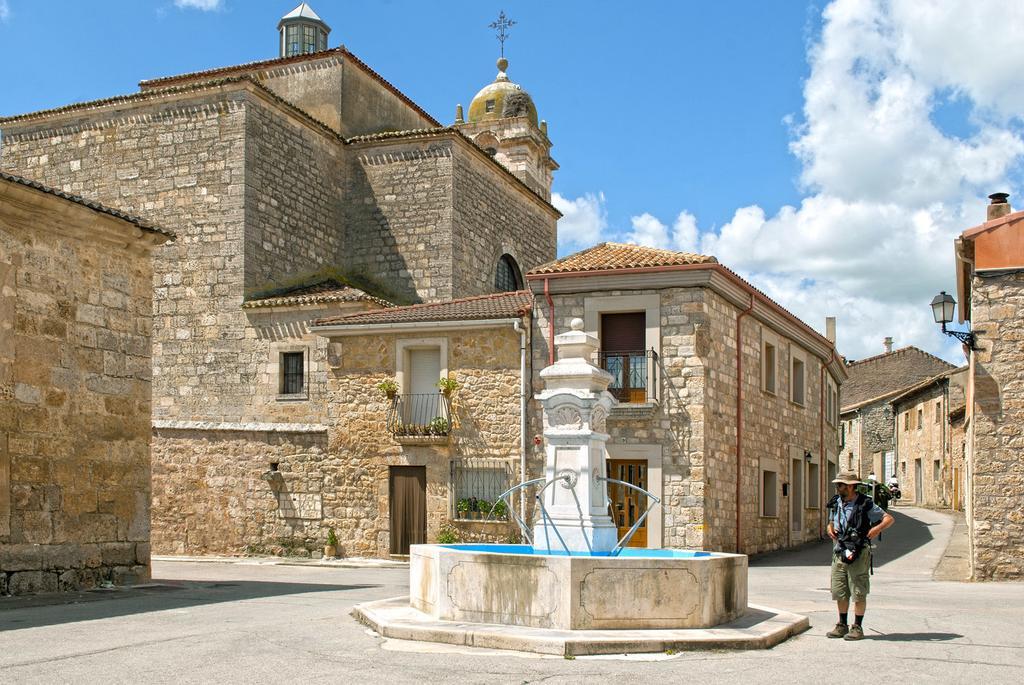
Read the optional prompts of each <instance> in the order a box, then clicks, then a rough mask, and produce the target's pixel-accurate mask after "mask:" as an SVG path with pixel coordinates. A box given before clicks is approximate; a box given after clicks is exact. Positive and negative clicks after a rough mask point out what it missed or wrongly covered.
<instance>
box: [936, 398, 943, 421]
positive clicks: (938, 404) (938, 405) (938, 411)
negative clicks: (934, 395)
mask: <svg viewBox="0 0 1024 685" xmlns="http://www.w3.org/2000/svg"><path fill="white" fill-rule="evenodd" d="M935 423H942V400H939V401H938V402H936V403H935Z"/></svg>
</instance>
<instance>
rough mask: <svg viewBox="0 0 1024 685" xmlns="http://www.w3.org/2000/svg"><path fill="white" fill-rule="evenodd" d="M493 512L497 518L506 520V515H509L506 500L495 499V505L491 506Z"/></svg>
mask: <svg viewBox="0 0 1024 685" xmlns="http://www.w3.org/2000/svg"><path fill="white" fill-rule="evenodd" d="M491 513H492V514H494V518H495V519H498V520H504V519H505V517H506V516H507V515H508V505H507V504H505V500H503V499H498V500H494V505H493V507H492V508H491Z"/></svg>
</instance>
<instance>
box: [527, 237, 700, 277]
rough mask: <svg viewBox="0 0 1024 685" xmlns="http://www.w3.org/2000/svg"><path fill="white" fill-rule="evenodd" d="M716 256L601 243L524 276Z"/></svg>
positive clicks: (670, 263)
mask: <svg viewBox="0 0 1024 685" xmlns="http://www.w3.org/2000/svg"><path fill="white" fill-rule="evenodd" d="M717 263H718V260H717V259H715V258H714V257H709V256H707V255H702V254H694V253H692V252H674V251H672V250H661V249H658V248H656V247H644V246H642V245H626V244H623V243H601V244H599V245H595V246H594V247H591V248H587V249H586V250H583V251H582V252H577V253H576V254H571V255H569V256H568V257H563V258H562V259H556V260H555V261H553V262H548V263H547V264H542V265H540V266H538V267H536V268H534V269H531V270H530V271H529V272H528V273H527V276H528V277H529V276H537V275H543V274H557V273H570V272H576V271H581V272H582V271H607V270H612V269H641V268H649V267H658V266H679V265H684V264H717Z"/></svg>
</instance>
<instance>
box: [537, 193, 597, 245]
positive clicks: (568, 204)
mask: <svg viewBox="0 0 1024 685" xmlns="http://www.w3.org/2000/svg"><path fill="white" fill-rule="evenodd" d="M551 204H553V205H554V206H555V208H556V209H557V210H558V211H560V212H561V213H562V218H561V219H559V220H558V247H559V253H560V254H561V253H562V252H564V251H566V250H568V251H576V250H578V249H582V248H586V247H590V246H591V245H593V244H594V243H597V242H600V240H601V234H602V233H604V231H605V229H607V228H608V213H607V211H606V210H605V206H604V193H600V192H599V193H597V194H594V193H587V194H585V195H582V196H580V197H578V198H576V199H575V200H570V199H568V198H566V197H563V196H562V195H559V194H558V193H552V194H551ZM563 248H564V249H563Z"/></svg>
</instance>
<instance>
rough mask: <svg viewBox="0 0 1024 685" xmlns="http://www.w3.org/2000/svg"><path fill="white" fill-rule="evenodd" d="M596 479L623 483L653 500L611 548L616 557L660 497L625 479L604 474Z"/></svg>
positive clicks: (612, 554) (658, 502)
mask: <svg viewBox="0 0 1024 685" xmlns="http://www.w3.org/2000/svg"><path fill="white" fill-rule="evenodd" d="M597 480H603V481H604V482H606V483H618V484H619V485H625V486H626V487H627V488H633V489H634V490H637V491H638V492H642V493H643V494H644V495H645V496H647V497H649V498H650V499H651V500H653V501H652V502H651V504H650V505H649V506H648V507H647V510H646V511H644V513H643V514H642V515H641V516H640V518H638V519H637V520H636V523H634V524H633V527H632V528H630V529H629V530H627V531H626V534H625V535H623V536H622V538H621V539H620V540H619V543H618V544H617V545H615V549H613V550H612V552H611V556H613V557H617V556H619V553H620V552H622V549H623V548H624V547H625V546H626V545H628V544H629V541H630V540H632V539H633V535H635V534H636V532H637V531H638V530H639V529H640V525H641V524H642V523H643V522H644V520H645V519H646V518H647V515H648V514H650V513H651V510H652V509H654V507H656V506H657V505H659V504H661V498H659V497H657V496H655V495H654V494H652V493H651V492H649V491H648V490H644V489H643V488H642V487H640V486H639V485H633V484H632V483H627V482H626V481H624V480H619V479H617V478H606V477H604V476H597Z"/></svg>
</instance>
